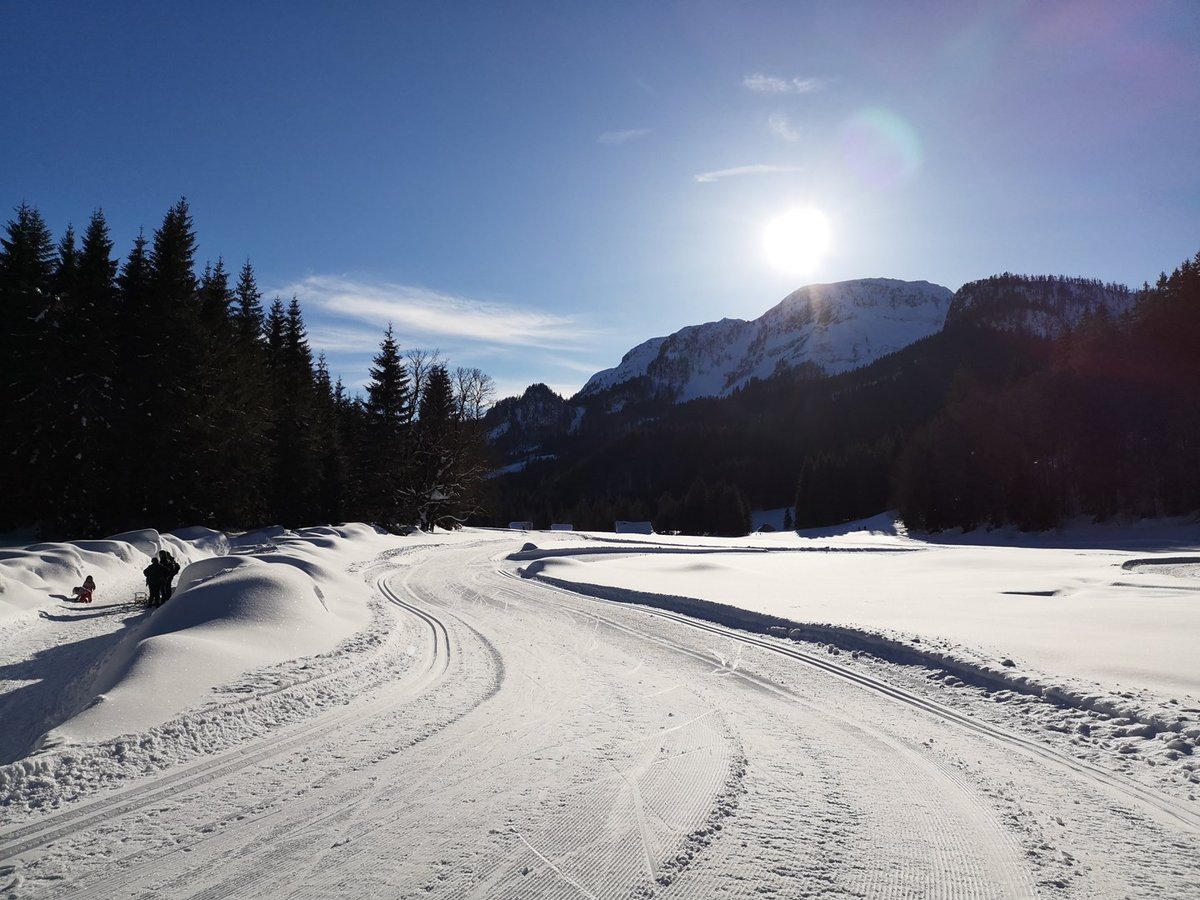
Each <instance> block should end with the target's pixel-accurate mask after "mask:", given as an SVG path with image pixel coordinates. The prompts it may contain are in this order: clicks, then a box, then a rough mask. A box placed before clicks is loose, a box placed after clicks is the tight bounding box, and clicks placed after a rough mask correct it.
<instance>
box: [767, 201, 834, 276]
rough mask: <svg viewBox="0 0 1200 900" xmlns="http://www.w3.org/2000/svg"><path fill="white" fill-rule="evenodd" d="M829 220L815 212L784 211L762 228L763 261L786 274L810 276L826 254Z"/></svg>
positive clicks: (806, 208) (808, 208) (805, 208)
mask: <svg viewBox="0 0 1200 900" xmlns="http://www.w3.org/2000/svg"><path fill="white" fill-rule="evenodd" d="M829 243H830V230H829V220H828V219H826V218H825V214H824V213H822V212H821V211H820V210H819V209H814V208H812V207H804V208H798V209H792V210H788V211H787V212H785V213H784V214H783V215H781V216H777V217H775V218H774V219H772V220H771V221H769V222H768V223H767V224H766V227H764V228H763V252H764V253H765V255H766V257H767V261H768V262H770V263H771V265H772V266H774V267H775V268H776V269H779V270H780V271H781V272H786V273H787V274H789V275H808V274H811V273H812V272H813V271H814V270H815V269H816V268H817V266H818V265H819V264H820V262H821V260H822V259H823V258H824V256H825V254H826V253H828V252H829Z"/></svg>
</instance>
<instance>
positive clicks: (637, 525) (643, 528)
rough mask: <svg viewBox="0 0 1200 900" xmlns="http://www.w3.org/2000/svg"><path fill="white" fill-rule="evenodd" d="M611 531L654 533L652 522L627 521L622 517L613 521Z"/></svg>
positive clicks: (619, 532)
mask: <svg viewBox="0 0 1200 900" xmlns="http://www.w3.org/2000/svg"><path fill="white" fill-rule="evenodd" d="M613 531H615V532H616V533H617V534H654V524H653V523H652V522H627V521H625V520H624V519H617V521H616V522H615V523H614V527H613Z"/></svg>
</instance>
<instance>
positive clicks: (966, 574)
mask: <svg viewBox="0 0 1200 900" xmlns="http://www.w3.org/2000/svg"><path fill="white" fill-rule="evenodd" d="M556 537H557V536H555V537H552V536H550V535H545V536H543V538H544V539H539V540H538V542H537V544H536V546H535V545H528V546H527V547H526V549H525V550H523V551H522V552H520V553H517V554H513V555H512V556H511V557H510V559H512V560H513V561H515V562H518V563H521V564H522V568H521V574H523V575H524V576H525V577H534V578H537V579H539V580H541V581H544V582H547V583H550V584H554V585H556V586H560V587H563V588H566V589H569V590H572V591H575V592H579V593H584V594H588V595H591V596H595V597H598V598H601V599H606V600H615V601H620V602H626V603H639V604H643V605H646V606H651V607H657V608H660V609H666V610H671V611H674V612H679V613H684V614H686V615H691V616H695V617H699V618H704V619H709V620H712V621H716V622H718V623H721V624H725V625H731V626H734V627H739V628H744V629H748V630H751V631H757V632H764V633H768V634H773V635H775V636H777V637H780V638H784V639H788V638H790V639H793V640H800V641H805V642H810V643H812V642H816V643H818V644H823V645H825V647H824V649H825V650H826V652H828V653H831V654H840V653H845V654H846V655H847V656H852V657H854V658H857V657H858V656H859V655H860V654H869V655H870V656H872V657H875V658H878V659H881V660H886V661H890V662H896V663H904V664H916V665H920V666H924V667H926V668H927V669H928V670H929V672H928V677H929V678H930V679H931V680H934V679H936V680H937V681H938V682H941V683H942V684H944V685H945V686H946V687H948V688H954V687H959V686H963V685H976V686H978V687H981V688H983V689H984V690H986V691H987V692H988V693H989V695H990V698H991V699H992V700H993V701H995V702H1008V701H1009V700H1013V699H1016V700H1019V698H1020V697H1022V696H1026V697H1030V696H1032V697H1038V698H1044V699H1046V700H1049V701H1051V703H1052V704H1054V705H1057V706H1058V707H1060V708H1066V709H1070V710H1074V711H1075V714H1073V716H1074V717H1073V718H1072V719H1071V721H1070V722H1068V723H1065V724H1064V723H1063V722H1049V721H1048V722H1047V724H1045V726H1044V727H1046V728H1053V729H1055V730H1059V729H1061V728H1063V727H1067V726H1068V725H1069V727H1071V728H1072V729H1078V730H1079V733H1080V734H1081V735H1087V734H1090V733H1091V732H1092V731H1093V729H1094V730H1095V731H1096V733H1097V734H1101V733H1103V734H1104V735H1105V737H1107V738H1111V739H1112V740H1114V741H1120V740H1122V739H1125V738H1156V739H1157V744H1156V745H1155V746H1153V747H1152V748H1149V749H1153V750H1154V751H1156V752H1161V753H1165V754H1166V755H1167V756H1168V758H1169V759H1177V758H1178V757H1179V756H1180V755H1181V754H1182V755H1190V754H1191V752H1192V750H1193V749H1194V748H1195V747H1197V746H1200V721H1198V716H1197V713H1200V658H1198V657H1197V655H1196V652H1195V636H1196V635H1197V634H1200V528H1198V527H1197V526H1196V525H1195V524H1191V525H1170V526H1167V525H1161V524H1160V525H1156V526H1153V527H1141V528H1126V529H1116V528H1096V527H1093V528H1086V529H1078V530H1075V531H1068V532H1065V533H1062V534H1057V535H1052V536H1041V537H1031V536H1028V535H1016V534H1012V533H992V534H982V535H967V536H965V537H961V538H957V539H949V540H945V541H941V542H935V541H932V540H928V539H925V540H917V539H914V538H912V537H909V536H908V535H906V534H904V533H903V532H902V529H897V528H895V527H894V525H893V523H891V522H890V521H887V522H884V521H882V520H879V521H875V520H873V521H872V522H870V523H866V526H865V527H863V528H862V530H853V529H851V530H846V531H843V532H842V533H835V532H834V531H832V530H830V531H826V532H810V533H805V534H803V535H796V534H794V533H786V534H773V535H752V536H750V537H747V538H742V539H737V540H718V539H701V538H686V537H663V536H653V537H640V536H633V535H622V536H620V538H619V539H618V541H619V542H614V538H613V537H612V536H601V535H595V536H578V537H576V538H575V539H574V540H562V539H556ZM1078 714H1082V715H1078ZM1129 748H1130V749H1127V750H1125V751H1124V752H1136V751H1137V750H1139V749H1141V748H1139V747H1138V746H1137V745H1136V744H1130V745H1129Z"/></svg>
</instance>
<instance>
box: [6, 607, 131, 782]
mask: <svg viewBox="0 0 1200 900" xmlns="http://www.w3.org/2000/svg"><path fill="white" fill-rule="evenodd" d="M135 609H136V608H135V607H134V606H133V604H128V605H121V606H109V607H106V608H103V609H97V610H89V611H87V612H86V613H85V614H84V615H55V614H53V613H49V612H47V611H45V610H41V611H40V615H41V616H42V617H43V618H46V619H49V620H51V621H55V622H70V621H78V620H82V619H94V618H100V617H103V616H119V615H125V616H126V618H125V620H124V622H123V623H122V625H123V627H121V628H118V629H116V630H114V631H110V632H106V633H104V634H99V635H91V636H89V637H84V638H80V639H79V640H75V641H67V642H64V643H61V644H55V645H54V646H51V647H46V648H45V649H43V650H41V651H39V652H37V653H35V654H34V655H33V656H31V657H29V658H27V659H23V660H20V661H19V662H13V663H10V664H8V665H2V666H0V681H9V682H16V683H17V684H18V685H19V686H18V687H16V688H14V689H13V690H10V691H8V692H6V693H4V694H0V722H2V723H4V724H3V727H2V728H0V765H6V764H8V763H11V762H15V761H16V760H19V759H21V758H23V757H25V756H27V755H29V753H31V752H32V751H33V750H35V749H36V748H37V747H38V745H39V744H40V742H41V739H42V736H43V735H45V733H46V732H48V731H50V730H51V729H53V728H56V727H58V726H59V725H61V724H62V723H63V722H65V721H66V720H67V719H69V718H71V717H72V716H74V715H76V714H77V713H79V712H80V711H81V710H83V709H85V708H86V707H87V706H88V705H89V704H90V703H92V702H93V700H94V699H95V682H94V679H95V676H96V674H97V672H98V671H99V669H100V667H101V666H102V665H103V663H104V661H105V660H106V659H108V658H109V656H110V655H111V654H112V653H113V651H114V650H116V649H117V648H118V647H119V646H120V645H121V644H122V643H123V642H124V641H126V640H128V639H130V638H131V637H133V635H134V629H136V628H137V627H138V626H139V625H141V624H142V623H143V622H145V621H146V620H147V617H146V616H143V615H137V614H136V613H135V612H134V610H135Z"/></svg>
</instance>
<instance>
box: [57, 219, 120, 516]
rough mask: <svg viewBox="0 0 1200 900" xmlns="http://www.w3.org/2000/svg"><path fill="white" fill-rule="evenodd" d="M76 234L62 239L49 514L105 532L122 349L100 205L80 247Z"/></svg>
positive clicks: (110, 496) (113, 268) (112, 268)
mask: <svg viewBox="0 0 1200 900" xmlns="http://www.w3.org/2000/svg"><path fill="white" fill-rule="evenodd" d="M73 243H74V236H73V233H71V234H70V240H68V239H67V238H64V240H63V241H62V242H60V245H59V259H60V265H59V270H60V271H59V274H58V276H57V279H56V280H57V281H58V284H59V286H60V294H59V297H58V306H57V315H56V318H57V332H58V337H59V342H58V344H59V350H58V353H57V358H56V363H55V366H54V368H53V371H54V373H55V377H54V379H53V381H54V384H55V398H54V404H53V411H51V412H50V413H49V414H50V417H51V421H52V422H53V428H54V432H55V434H56V441H55V444H54V448H53V454H54V458H55V459H56V460H57V461H56V463H55V466H54V469H55V473H56V477H55V478H54V479H52V480H50V481H49V482H47V483H46V484H45V485H44V491H43V496H44V498H45V508H46V510H47V514H48V515H49V516H50V518H51V521H52V522H53V524H54V526H55V530H56V531H57V532H58V533H60V534H64V535H74V536H78V537H88V536H93V537H95V536H100V535H102V534H103V533H104V532H105V530H106V529H107V528H108V527H109V526H110V525H112V524H113V518H112V504H113V502H114V500H115V496H114V493H113V490H114V487H117V485H115V484H114V479H113V477H112V473H113V470H114V468H115V467H116V466H118V465H119V461H117V460H114V459H113V458H112V455H111V451H110V447H111V443H112V437H113V429H114V426H115V424H116V422H117V413H116V409H115V396H114V387H115V382H116V378H117V355H118V353H119V349H120V347H121V345H122V344H123V343H124V335H122V334H121V333H120V332H119V331H118V330H117V329H116V328H115V327H114V325H115V319H114V312H115V310H114V297H115V277H116V266H117V263H116V261H115V260H114V259H112V250H113V242H112V240H111V238H110V237H109V235H108V225H107V223H106V222H105V220H104V215H103V213H101V212H100V211H97V212H95V213H94V214H93V215H92V218H91V220H90V222H89V223H88V227H87V230H86V231H85V232H84V237H83V246H82V247H81V248H80V249H79V250H78V252H76V251H75V250H74V249H73V247H72V246H71V245H73Z"/></svg>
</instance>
